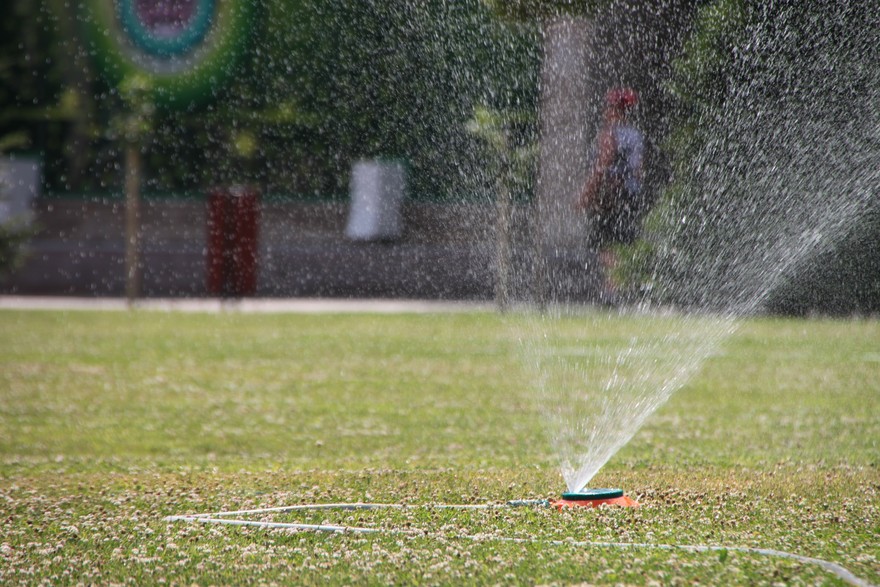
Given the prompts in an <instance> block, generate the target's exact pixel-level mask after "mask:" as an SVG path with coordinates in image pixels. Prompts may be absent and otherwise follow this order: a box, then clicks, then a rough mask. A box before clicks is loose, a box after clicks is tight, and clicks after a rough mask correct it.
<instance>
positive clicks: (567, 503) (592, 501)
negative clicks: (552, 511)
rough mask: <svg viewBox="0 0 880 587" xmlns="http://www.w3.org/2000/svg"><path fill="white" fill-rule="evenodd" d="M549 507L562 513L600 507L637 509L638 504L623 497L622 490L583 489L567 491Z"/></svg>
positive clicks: (627, 497)
mask: <svg viewBox="0 0 880 587" xmlns="http://www.w3.org/2000/svg"><path fill="white" fill-rule="evenodd" d="M550 505H551V506H553V507H555V508H556V509H558V510H559V511H562V510H563V509H565V508H577V507H588V508H597V507H599V506H600V505H610V506H620V507H625V508H637V507H639V502H637V501H636V500H634V499H632V498H631V497H629V496H626V495H624V494H623V489H588V488H584V489H581V490H580V491H568V492H566V493H563V494H562V499H554V500H550Z"/></svg>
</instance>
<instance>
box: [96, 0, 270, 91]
mask: <svg viewBox="0 0 880 587" xmlns="http://www.w3.org/2000/svg"><path fill="white" fill-rule="evenodd" d="M83 7H84V9H85V14H84V18H83V22H84V23H85V24H86V27H87V39H88V42H89V44H90V46H91V48H92V49H93V52H94V55H95V57H96V59H97V63H98V66H99V67H100V69H101V71H102V72H103V74H104V75H105V77H106V78H107V79H108V81H110V82H111V83H114V84H115V83H118V82H119V81H121V80H122V79H123V78H125V77H126V76H128V75H131V74H133V73H140V74H141V75H145V76H147V77H149V78H150V82H151V86H152V87H153V88H154V93H155V99H156V102H157V104H159V105H162V106H170V107H177V108H187V107H191V106H193V105H195V104H198V103H201V102H204V101H205V100H206V99H208V98H210V97H211V95H212V93H214V92H215V91H216V90H217V89H219V88H220V87H222V85H223V84H224V83H225V82H226V81H227V80H228V78H229V76H230V75H231V74H232V73H233V72H234V70H235V67H234V66H235V64H236V62H238V61H239V60H240V59H241V57H242V55H243V54H244V52H245V50H246V47H247V41H248V38H249V36H250V32H251V28H252V26H253V11H254V9H253V2H252V0H88V1H87V2H84V4H83Z"/></svg>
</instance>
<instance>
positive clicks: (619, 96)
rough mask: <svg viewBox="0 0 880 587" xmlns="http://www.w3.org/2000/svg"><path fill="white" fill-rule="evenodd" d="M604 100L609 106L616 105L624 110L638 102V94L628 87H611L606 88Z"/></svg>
mask: <svg viewBox="0 0 880 587" xmlns="http://www.w3.org/2000/svg"><path fill="white" fill-rule="evenodd" d="M605 100H606V101H607V102H608V105H609V106H616V107H618V108H622V109H624V110H626V109H627V108H632V107H633V106H635V105H636V104H638V103H639V94H638V92H636V91H635V90H633V89H630V88H612V89H610V90H608V94H607V95H606V96H605Z"/></svg>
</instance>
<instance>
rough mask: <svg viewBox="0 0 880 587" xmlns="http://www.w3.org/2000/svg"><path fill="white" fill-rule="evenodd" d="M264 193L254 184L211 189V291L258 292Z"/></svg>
mask: <svg viewBox="0 0 880 587" xmlns="http://www.w3.org/2000/svg"><path fill="white" fill-rule="evenodd" d="M259 223H260V194H259V191H258V190H257V189H256V188H254V187H251V186H235V187H233V188H230V189H226V188H214V189H212V190H211V191H210V192H209V193H208V247H207V265H208V266H207V269H208V275H207V286H208V294H209V295H217V296H233V297H243V296H252V295H254V294H255V293H256V292H257V269H258V267H257V247H258V245H259Z"/></svg>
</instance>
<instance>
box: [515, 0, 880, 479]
mask: <svg viewBox="0 0 880 587" xmlns="http://www.w3.org/2000/svg"><path fill="white" fill-rule="evenodd" d="M792 10H794V9H792ZM836 12H839V13H842V16H843V17H847V16H850V17H851V16H852V15H848V14H846V9H845V8H840V7H838V8H837V9H836ZM838 16H841V14H839V15H838ZM780 17H781V18H780ZM788 17H792V18H794V17H795V14H794V13H792V12H791V11H789V12H786V11H785V10H783V11H781V12H780V14H777V15H776V18H774V19H768V20H766V21H760V22H757V23H755V24H752V25H751V26H750V27H749V28H748V30H747V34H746V41H745V43H743V44H742V45H741V46H740V47H739V48H738V49H739V50H740V51H741V52H742V53H741V55H740V56H739V58H738V61H737V65H736V68H735V70H734V71H733V72H732V74H731V75H730V78H729V79H727V80H725V83H726V84H727V85H728V87H727V95H726V99H725V102H724V106H723V108H722V109H721V110H720V111H718V112H716V113H715V114H716V116H715V117H714V118H713V119H705V120H701V121H700V124H701V125H702V126H703V132H704V133H705V136H706V137H708V138H707V140H705V141H704V143H703V145H702V147H701V149H700V151H699V152H698V153H697V154H696V156H695V157H694V158H693V161H692V163H691V165H690V166H689V167H688V168H687V169H681V170H677V172H678V173H679V174H680V176H679V177H677V178H675V180H676V181H677V182H678V184H679V185H680V186H684V187H683V188H681V189H682V193H681V194H680V195H679V199H678V201H673V202H672V203H671V204H668V205H666V206H665V207H664V208H663V209H662V211H660V212H658V213H657V215H656V217H655V218H654V220H653V222H654V223H655V224H654V227H653V228H652V227H651V226H648V228H647V229H646V233H645V238H646V239H647V240H648V241H649V242H650V243H651V246H652V249H653V251H654V252H655V254H654V255H653V256H652V257H650V259H649V262H648V264H647V266H646V267H644V268H643V270H644V271H645V274H646V279H645V281H644V283H643V285H642V287H641V288H640V289H638V290H635V291H631V292H629V295H628V296H626V297H625V298H624V299H623V300H622V305H621V306H620V307H619V308H617V309H615V310H611V311H605V310H602V309H595V308H590V307H589V306H585V305H583V304H582V303H579V302H576V301H575V302H573V301H572V300H573V299H577V298H578V295H577V293H576V292H578V291H585V290H589V289H590V287H593V288H595V284H593V285H592V286H591V285H590V284H589V283H586V282H587V281H589V280H590V279H594V277H593V276H592V274H593V273H594V271H592V270H590V267H589V264H590V263H589V260H588V261H587V262H583V261H582V260H583V259H584V256H583V255H580V256H579V255H578V254H577V253H572V252H571V249H572V244H571V241H570V239H569V237H568V236H566V235H569V234H571V232H572V228H571V223H568V225H566V223H565V222H564V221H563V222H559V223H558V225H557V226H556V227H553V226H552V225H551V226H550V227H549V230H550V231H551V234H550V235H549V242H550V243H551V247H550V249H552V251H551V252H550V253H549V254H548V250H547V249H545V251H544V255H545V256H544V258H543V259H541V260H539V263H541V262H543V263H545V264H551V265H552V263H553V262H554V259H555V260H557V261H558V259H560V258H563V259H564V258H566V255H568V257H571V258H574V259H581V261H580V263H581V267H582V268H583V270H582V272H581V275H580V276H578V275H577V269H575V270H574V275H572V267H573V266H574V265H575V263H572V264H570V266H569V269H568V271H567V272H565V275H566V277H565V278H564V279H560V278H558V277H557V275H558V273H559V272H558V271H556V270H554V269H553V268H551V269H549V270H547V269H545V270H544V276H545V277H544V279H545V280H546V282H545V283H543V284H539V287H538V288H537V289H538V290H539V291H541V292H542V295H543V299H542V300H539V302H538V303H537V304H534V305H531V306H529V307H530V308H532V310H530V311H527V312H526V317H525V318H524V319H523V320H521V321H519V322H517V324H518V325H519V326H518V327H519V328H520V330H519V332H520V337H521V339H522V341H523V349H524V354H525V358H526V361H527V363H528V364H529V365H530V366H532V367H533V368H534V372H535V381H536V387H537V396H538V397H539V401H540V406H541V411H542V412H543V413H544V414H545V417H546V421H547V424H548V429H549V433H550V436H551V439H552V444H553V446H554V448H555V450H556V451H557V452H558V455H559V458H560V462H561V467H562V473H563V477H564V479H565V482H566V485H567V487H568V489H569V490H570V491H577V490H579V489H581V488H583V487H585V486H586V484H587V483H589V482H590V480H591V479H592V478H593V477H594V475H595V474H596V473H597V472H598V471H599V470H600V469H601V468H602V466H603V465H604V464H605V463H607V462H608V461H609V460H610V459H611V458H612V457H613V456H614V454H615V453H616V452H617V451H618V450H619V449H620V448H621V447H623V446H624V445H625V444H626V443H627V442H628V441H629V440H630V439H631V438H632V437H633V436H634V435H635V434H636V433H637V431H638V430H639V428H640V427H641V426H642V424H643V423H644V422H645V421H646V420H647V419H648V417H649V416H650V415H651V414H652V413H653V412H654V411H655V410H656V409H657V408H658V407H659V406H661V405H662V404H663V403H664V402H665V401H666V400H667V399H668V398H669V397H670V396H671V395H672V394H673V393H674V392H675V391H676V390H678V389H679V388H681V387H682V386H683V385H685V384H686V383H687V382H688V381H689V380H690V378H691V377H692V376H693V375H694V374H695V373H697V372H698V371H699V370H700V368H701V367H702V365H703V364H704V362H705V361H706V360H707V359H708V358H709V357H711V356H712V355H713V354H714V353H717V352H719V351H720V349H722V348H723V344H724V342H725V340H727V339H728V337H729V336H731V335H732V334H733V333H734V332H735V331H736V329H737V328H738V326H739V325H740V323H741V322H742V320H743V318H745V317H748V316H750V315H754V314H755V313H758V312H761V311H762V309H763V308H764V307H765V305H766V303H767V302H768V300H769V299H771V298H772V296H773V295H774V292H775V291H776V290H777V289H778V287H779V286H780V285H783V284H786V283H787V282H788V281H789V280H791V279H792V277H793V276H795V275H796V274H797V272H798V271H801V270H803V269H804V268H805V267H806V266H808V265H809V263H810V262H811V261H812V260H813V259H815V258H816V257H817V255H818V254H820V253H823V252H827V251H829V250H831V249H833V247H834V246H835V243H837V242H839V241H840V239H841V238H842V237H843V236H845V235H846V234H847V233H848V232H849V231H851V230H858V226H859V221H860V218H861V217H862V215H863V213H864V212H865V211H866V209H867V208H868V206H869V205H871V202H872V199H873V198H875V197H876V194H877V193H878V192H880V167H878V165H877V164H876V156H877V152H878V150H877V147H878V143H877V140H878V139H877V137H878V136H880V112H878V110H877V109H876V104H878V103H880V90H878V88H880V65H878V63H880V60H878V51H877V49H876V47H875V46H874V44H873V42H872V41H871V40H870V38H869V37H870V35H869V34H867V33H866V31H862V32H861V33H859V31H854V30H852V29H851V28H848V27H841V26H837V27H829V26H828V25H823V24H822V23H823V22H825V21H824V20H823V19H816V20H815V21H809V20H808V22H811V24H810V25H808V26H803V22H804V21H803V20H800V21H799V22H800V23H801V25H800V26H799V27H797V28H796V27H794V26H790V23H789V22H788V20H787V18H788ZM798 18H802V17H801V16H798ZM867 30H871V28H870V27H868V29H867ZM859 35H861V36H859ZM804 47H809V49H810V51H809V53H808V54H803V55H802V56H801V57H798V53H799V51H801V52H802V51H803V48H804ZM587 58H589V55H588V56H587ZM546 128H547V127H546V126H545V132H546ZM557 183H558V182H557ZM574 183H576V182H574ZM544 205H545V207H546V206H547V204H546V203H544ZM549 206H550V207H551V208H554V207H555V209H554V210H553V211H552V212H551V213H545V214H544V218H554V217H555V218H563V219H564V218H566V217H568V216H571V213H570V200H566V199H565V198H557V199H556V200H553V201H551V203H550V204H549ZM650 222H651V221H650V220H649V224H650ZM545 230H547V227H545ZM567 239H568V244H567ZM566 247H568V249H566ZM560 251H562V252H561V253H560ZM554 254H555V257H554ZM548 259H549V260H548ZM593 269H595V267H593ZM535 308H541V309H540V310H535ZM523 325H525V326H523Z"/></svg>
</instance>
